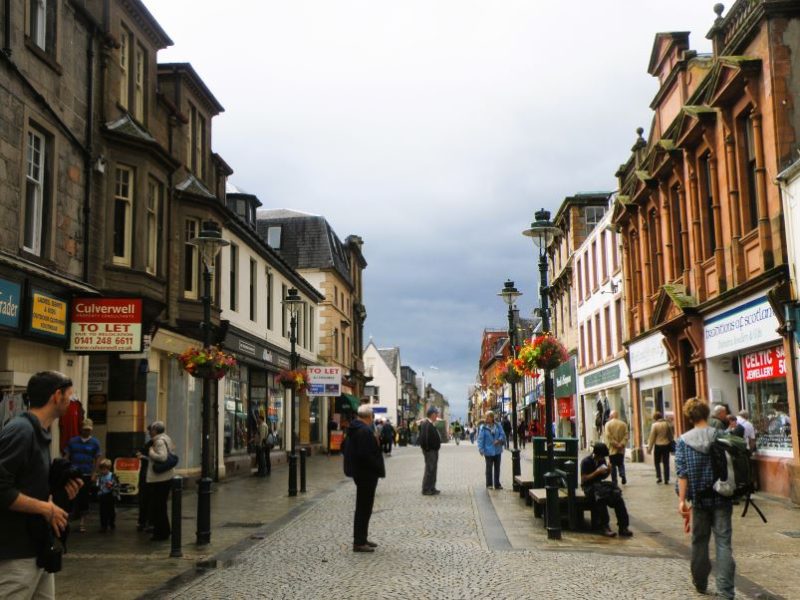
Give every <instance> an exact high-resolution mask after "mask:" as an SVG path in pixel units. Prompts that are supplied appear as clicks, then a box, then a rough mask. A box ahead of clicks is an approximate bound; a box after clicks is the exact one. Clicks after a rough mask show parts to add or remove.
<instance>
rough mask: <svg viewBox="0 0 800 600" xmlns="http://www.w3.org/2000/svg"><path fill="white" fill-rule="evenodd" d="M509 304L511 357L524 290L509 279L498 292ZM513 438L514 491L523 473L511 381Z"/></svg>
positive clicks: (515, 397)
mask: <svg viewBox="0 0 800 600" xmlns="http://www.w3.org/2000/svg"><path fill="white" fill-rule="evenodd" d="M497 295H498V296H500V297H501V298H502V299H503V301H504V302H505V303H506V304H507V305H508V344H509V348H511V358H516V356H517V345H516V336H515V335H514V333H515V327H514V325H515V324H514V309H515V306H514V303H515V302H516V300H517V298H519V297H520V296H522V292H520V291H518V290H517V288H515V287H514V282H513V281H511V280H508V281H506V282H505V284H503V290H502V291H501V292H499V293H498V294H497ZM511 439H512V440H513V441H514V448H513V449H512V450H511V477H512V481H513V485H512V487H513V489H514V491H516V492H518V491H519V485H518V484H517V482H516V480H515V479H514V477H516V476H517V475H519V474H520V473H521V471H520V466H519V447H518V446H517V384H516V383H515V382H511Z"/></svg>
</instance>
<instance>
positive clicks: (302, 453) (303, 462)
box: [300, 448, 308, 494]
mask: <svg viewBox="0 0 800 600" xmlns="http://www.w3.org/2000/svg"><path fill="white" fill-rule="evenodd" d="M307 452H308V451H307V450H306V449H305V448H300V493H301V494H305V493H306V454H307Z"/></svg>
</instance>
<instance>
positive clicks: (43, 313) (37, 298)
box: [29, 289, 67, 339]
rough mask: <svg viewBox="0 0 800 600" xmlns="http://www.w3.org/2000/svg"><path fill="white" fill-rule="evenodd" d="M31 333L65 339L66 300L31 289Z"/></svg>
mask: <svg viewBox="0 0 800 600" xmlns="http://www.w3.org/2000/svg"><path fill="white" fill-rule="evenodd" d="M29 330H30V332H31V333H37V334H39V335H46V336H49V337H54V338H59V339H65V338H66V337H67V301H66V300H64V299H63V298H59V297H57V296H53V295H52V294H49V293H47V292H43V291H41V290H37V289H32V290H31V320H30V322H29Z"/></svg>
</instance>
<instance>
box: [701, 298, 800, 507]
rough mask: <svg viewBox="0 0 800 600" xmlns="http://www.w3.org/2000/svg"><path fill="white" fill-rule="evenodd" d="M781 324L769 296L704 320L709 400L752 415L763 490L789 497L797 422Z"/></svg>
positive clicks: (747, 301) (754, 299)
mask: <svg viewBox="0 0 800 600" xmlns="http://www.w3.org/2000/svg"><path fill="white" fill-rule="evenodd" d="M779 325H780V323H779V322H778V319H777V318H776V316H775V313H774V311H773V309H772V305H771V304H770V302H769V300H768V299H767V297H766V294H765V293H761V294H758V295H755V296H751V297H749V298H746V299H744V300H743V301H741V302H738V303H737V304H736V305H734V306H732V307H727V308H725V309H724V310H722V311H718V312H716V313H712V314H710V315H708V316H706V318H705V321H704V336H705V354H706V362H707V373H708V386H709V389H708V398H709V400H710V402H711V403H712V404H714V403H720V404H725V405H726V406H728V408H729V410H730V411H731V412H733V413H734V414H735V413H737V412H738V411H739V410H742V409H745V410H747V411H748V412H749V415H750V421H751V422H752V423H753V426H754V429H755V432H756V451H755V455H754V456H755V459H756V464H757V466H758V480H759V484H760V487H761V489H763V490H764V491H767V492H770V493H774V494H779V495H782V496H789V495H790V493H791V490H790V487H791V471H792V468H793V465H795V464H796V456H795V452H794V449H793V448H794V438H795V437H796V436H797V420H796V414H795V409H794V406H793V401H791V396H790V393H789V386H788V384H787V377H786V370H787V364H786V357H785V354H784V352H785V348H784V339H783V337H782V336H781V335H780V334H779V333H778V332H777V329H778V327H779Z"/></svg>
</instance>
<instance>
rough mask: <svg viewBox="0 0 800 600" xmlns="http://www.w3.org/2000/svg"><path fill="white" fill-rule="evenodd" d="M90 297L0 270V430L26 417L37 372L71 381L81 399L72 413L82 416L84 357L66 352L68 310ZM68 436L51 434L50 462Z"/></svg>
mask: <svg viewBox="0 0 800 600" xmlns="http://www.w3.org/2000/svg"><path fill="white" fill-rule="evenodd" d="M94 292H95V290H93V289H92V288H90V287H88V286H83V285H82V284H79V283H77V282H73V281H71V280H66V279H64V278H61V277H59V276H56V275H54V274H49V275H48V277H47V278H45V277H44V276H42V277H39V276H37V275H35V274H33V273H27V272H25V271H22V270H19V269H14V268H6V267H5V266H3V265H0V428H2V427H3V426H4V425H5V423H7V422H8V421H9V420H10V419H12V418H13V417H15V416H17V415H19V414H21V413H23V412H24V411H25V406H24V402H23V394H24V392H25V390H26V388H27V385H28V379H30V377H31V375H33V374H34V373H37V372H39V371H46V370H55V371H61V372H63V373H64V374H65V375H67V376H68V377H70V378H71V379H72V381H73V382H74V393H75V395H76V397H78V398H80V399H81V402H80V407H79V410H78V411H77V412H78V413H80V414H81V415H84V414H85V410H86V402H85V393H86V385H87V376H88V369H89V365H88V359H87V358H86V357H83V356H79V355H77V354H73V353H70V352H68V351H67V350H66V348H67V338H68V331H69V305H70V301H71V299H72V297H73V295H74V294H76V293H83V294H85V293H94ZM76 404H77V402H76ZM73 434H77V431H74V432H73V431H72V430H70V431H64V432H62V431H61V427H60V426H59V427H55V428H54V429H53V443H52V448H51V451H52V453H53V455H54V456H57V455H58V454H59V451H60V447H61V442H64V443H65V442H66V438H67V437H70V436H71V435H73ZM62 438H64V439H62Z"/></svg>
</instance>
